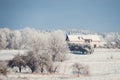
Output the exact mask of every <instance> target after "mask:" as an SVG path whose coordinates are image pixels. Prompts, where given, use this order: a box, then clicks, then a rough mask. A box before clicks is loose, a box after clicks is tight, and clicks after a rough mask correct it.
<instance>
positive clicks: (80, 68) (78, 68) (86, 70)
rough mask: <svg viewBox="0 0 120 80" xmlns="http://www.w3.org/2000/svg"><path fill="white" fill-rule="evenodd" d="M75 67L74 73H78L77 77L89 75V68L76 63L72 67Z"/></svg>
mask: <svg viewBox="0 0 120 80" xmlns="http://www.w3.org/2000/svg"><path fill="white" fill-rule="evenodd" d="M72 67H73V72H74V73H75V74H76V73H77V77H80V74H81V75H89V67H88V66H86V65H83V64H80V63H74V64H73V65H72Z"/></svg>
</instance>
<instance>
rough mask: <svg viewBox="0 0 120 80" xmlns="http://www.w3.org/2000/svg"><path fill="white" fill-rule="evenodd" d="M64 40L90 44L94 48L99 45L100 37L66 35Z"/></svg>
mask: <svg viewBox="0 0 120 80" xmlns="http://www.w3.org/2000/svg"><path fill="white" fill-rule="evenodd" d="M66 41H67V42H68V43H69V44H90V45H92V46H93V47H94V48H96V47H99V45H100V38H99V36H98V35H67V36H66Z"/></svg>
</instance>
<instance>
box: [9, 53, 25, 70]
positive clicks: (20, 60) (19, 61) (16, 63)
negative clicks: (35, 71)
mask: <svg viewBox="0 0 120 80" xmlns="http://www.w3.org/2000/svg"><path fill="white" fill-rule="evenodd" d="M8 66H9V67H11V68H13V67H18V68H19V72H21V69H22V66H23V67H25V66H26V62H25V56H24V55H16V56H15V57H14V58H13V59H12V60H9V61H8Z"/></svg>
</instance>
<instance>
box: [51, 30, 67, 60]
mask: <svg viewBox="0 0 120 80" xmlns="http://www.w3.org/2000/svg"><path fill="white" fill-rule="evenodd" d="M67 50H68V48H67V43H66V41H65V34H64V32H63V31H61V30H58V31H53V32H51V35H50V38H49V51H50V54H51V55H52V60H53V61H56V60H57V61H62V60H64V59H62V58H63V57H64V56H65V55H66V54H65V53H66V51H67Z"/></svg>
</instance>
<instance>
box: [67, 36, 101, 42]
mask: <svg viewBox="0 0 120 80" xmlns="http://www.w3.org/2000/svg"><path fill="white" fill-rule="evenodd" d="M68 39H69V41H84V39H91V40H92V41H100V37H99V36H98V35H68Z"/></svg>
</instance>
